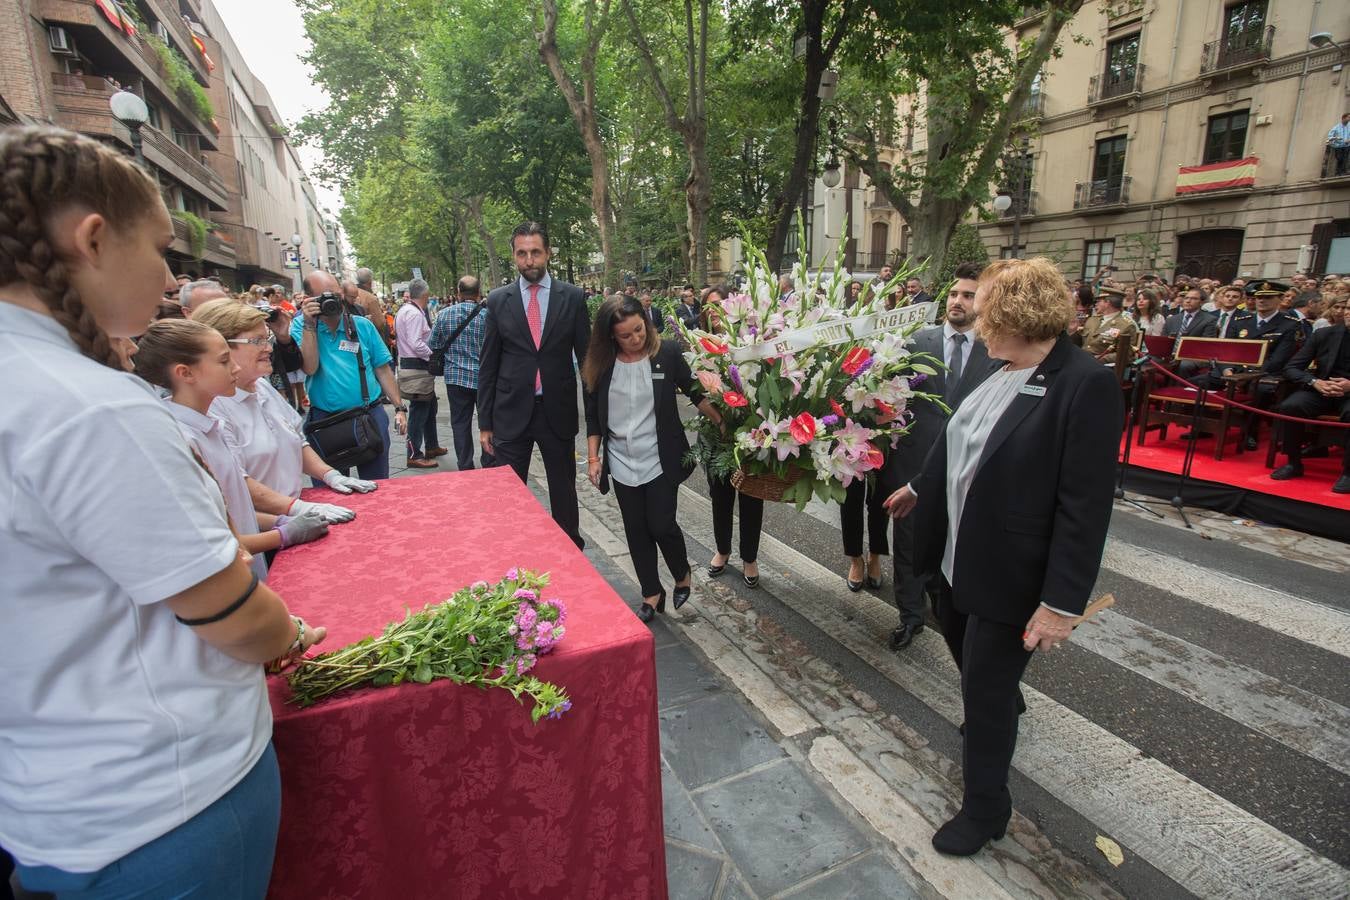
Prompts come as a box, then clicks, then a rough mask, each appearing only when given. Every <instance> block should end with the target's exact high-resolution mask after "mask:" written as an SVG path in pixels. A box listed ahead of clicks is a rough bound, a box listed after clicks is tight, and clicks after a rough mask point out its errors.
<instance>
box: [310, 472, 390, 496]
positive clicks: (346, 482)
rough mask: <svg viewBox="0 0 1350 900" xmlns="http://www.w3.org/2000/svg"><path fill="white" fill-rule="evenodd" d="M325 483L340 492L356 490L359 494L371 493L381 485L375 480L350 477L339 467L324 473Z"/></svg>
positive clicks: (347, 492)
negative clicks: (339, 469) (340, 470)
mask: <svg viewBox="0 0 1350 900" xmlns="http://www.w3.org/2000/svg"><path fill="white" fill-rule="evenodd" d="M323 483H324V484H326V485H328V486H329V487H330V488H332V489H333V490H335V491H337V492H338V493H339V494H350V493H351V492H352V491H356V492H357V493H358V494H369V493H370V492H371V491H373V490H375V488H377V487H379V485H377V484H376V483H375V482H373V481H362V480H361V479H360V478H348V477H347V476H346V475H343V474H342V473H341V472H339V471H338V470H337V469H329V470H328V471H327V472H324V473H323Z"/></svg>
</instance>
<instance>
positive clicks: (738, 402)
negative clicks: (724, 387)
mask: <svg viewBox="0 0 1350 900" xmlns="http://www.w3.org/2000/svg"><path fill="white" fill-rule="evenodd" d="M722 402H723V403H725V404H726V405H727V406H731V407H735V408H740V407H742V406H746V405H747V404H749V402H750V401H749V400H747V399H745V395H744V394H738V393H736V392H735V391H726V392H724V393H723V394H722Z"/></svg>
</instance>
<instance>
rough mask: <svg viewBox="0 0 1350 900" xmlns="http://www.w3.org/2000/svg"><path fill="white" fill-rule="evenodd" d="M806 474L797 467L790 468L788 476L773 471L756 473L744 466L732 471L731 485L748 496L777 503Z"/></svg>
mask: <svg viewBox="0 0 1350 900" xmlns="http://www.w3.org/2000/svg"><path fill="white" fill-rule="evenodd" d="M805 474H806V472H804V471H803V470H801V469H797V468H793V469H789V470H788V474H787V475H786V476H783V475H775V474H774V473H772V472H764V473H760V474H754V473H752V472H747V471H745V469H743V468H742V469H737V470H736V471H735V472H732V473H731V486H732V487H734V488H735V489H736V490H738V491H740V492H741V493H742V494H745V495H746V496H747V497H758V498H759V499H760V500H767V501H769V502H770V503H777V502H779V501H780V500H782V499H783V494H785V493H787V491H788V489H789V488H791V487H792V486H793V485H794V484H796V483H797V482H799V481H801V480H802V476H804V475H805Z"/></svg>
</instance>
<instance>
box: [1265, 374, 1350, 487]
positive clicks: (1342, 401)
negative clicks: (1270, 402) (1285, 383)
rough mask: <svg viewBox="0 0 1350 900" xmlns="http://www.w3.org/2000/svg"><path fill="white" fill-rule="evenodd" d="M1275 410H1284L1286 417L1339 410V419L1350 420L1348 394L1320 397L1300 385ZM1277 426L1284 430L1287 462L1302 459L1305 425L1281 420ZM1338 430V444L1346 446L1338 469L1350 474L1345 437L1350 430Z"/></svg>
mask: <svg viewBox="0 0 1350 900" xmlns="http://www.w3.org/2000/svg"><path fill="white" fill-rule="evenodd" d="M1278 412H1281V413H1284V414H1285V415H1286V416H1299V417H1301V418H1304V419H1315V418H1317V417H1318V416H1326V415H1330V414H1332V413H1339V414H1340V417H1341V421H1342V422H1350V397H1323V396H1322V395H1321V394H1319V393H1317V391H1315V390H1313V389H1312V388H1310V387H1305V388H1299V389H1298V390H1297V391H1295V392H1294V393H1292V394H1290V395H1289V396H1288V397H1285V398H1284V400H1283V401H1281V403H1280V408H1279V410H1278ZM1277 425H1278V427H1280V428H1282V429H1284V452H1285V453H1286V454H1287V455H1288V456H1289V461H1290V462H1291V463H1301V462H1303V438H1304V435H1305V433H1306V432H1307V430H1308V429H1307V426H1305V425H1304V424H1303V423H1302V422H1282V421H1278V420H1277ZM1339 430H1340V432H1341V446H1342V447H1345V448H1346V449H1345V452H1344V453H1342V454H1341V471H1342V472H1344V473H1346V474H1350V437H1347V436H1346V434H1347V432H1350V429H1346V428H1342V429H1339Z"/></svg>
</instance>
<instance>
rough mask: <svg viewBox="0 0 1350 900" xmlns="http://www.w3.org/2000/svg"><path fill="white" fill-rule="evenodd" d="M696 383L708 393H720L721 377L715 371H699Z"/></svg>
mask: <svg viewBox="0 0 1350 900" xmlns="http://www.w3.org/2000/svg"><path fill="white" fill-rule="evenodd" d="M698 383H699V384H701V385H703V389H704V390H705V391H707V392H708V393H710V394H720V393H721V392H722V387H723V386H722V379H721V378H719V377H718V375H717V373H716V372H699V373H698Z"/></svg>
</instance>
